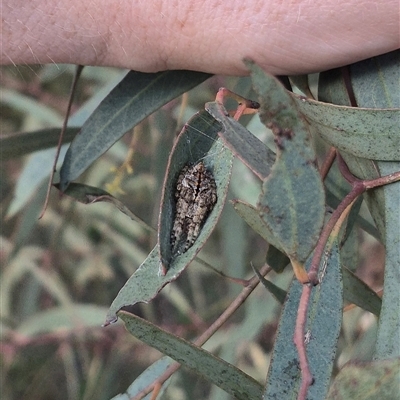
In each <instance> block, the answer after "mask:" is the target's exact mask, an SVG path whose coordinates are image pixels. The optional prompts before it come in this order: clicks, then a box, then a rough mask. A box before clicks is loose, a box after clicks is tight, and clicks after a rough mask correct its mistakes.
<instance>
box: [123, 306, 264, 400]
mask: <svg viewBox="0 0 400 400" xmlns="http://www.w3.org/2000/svg"><path fill="white" fill-rule="evenodd" d="M119 316H120V317H121V319H122V320H123V321H124V322H125V325H126V328H127V329H128V331H129V332H130V333H131V334H132V335H134V336H135V337H137V338H138V339H140V340H142V341H143V342H145V343H146V344H148V345H150V346H151V347H154V348H156V349H158V350H159V351H161V352H162V353H164V354H166V355H168V356H170V357H171V358H173V359H174V360H175V361H177V362H179V363H181V364H182V365H185V366H186V367H188V368H190V369H192V370H193V371H194V372H196V373H197V374H199V375H200V376H202V377H204V378H205V379H207V380H208V381H210V382H212V383H214V384H215V385H217V386H218V387H220V388H221V389H223V390H225V391H226V392H227V393H229V394H231V395H232V396H234V397H235V398H236V399H243V400H245V399H246V400H248V399H260V398H261V396H262V386H261V385H260V384H259V383H258V382H257V381H255V380H254V379H253V378H251V377H250V376H248V375H246V374H245V373H244V372H242V371H241V370H239V369H238V368H236V367H234V366H233V365H232V364H229V363H227V362H226V361H224V360H222V359H220V358H217V357H215V356H213V355H212V354H211V353H209V352H207V351H205V350H203V349H201V348H199V347H197V346H195V345H193V344H191V343H189V342H187V341H186V340H183V339H181V338H178V337H177V336H174V335H172V334H170V333H167V332H165V331H163V330H161V329H159V328H158V327H156V326H155V325H153V324H151V323H150V322H147V321H145V320H143V319H141V318H139V317H137V316H135V315H132V314H128V313H126V312H121V313H119Z"/></svg>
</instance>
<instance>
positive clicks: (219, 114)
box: [205, 102, 275, 180]
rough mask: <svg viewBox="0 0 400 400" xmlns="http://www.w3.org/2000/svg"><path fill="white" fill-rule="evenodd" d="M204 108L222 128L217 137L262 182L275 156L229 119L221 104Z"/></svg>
mask: <svg viewBox="0 0 400 400" xmlns="http://www.w3.org/2000/svg"><path fill="white" fill-rule="evenodd" d="M205 108H206V110H207V112H208V113H210V114H211V115H212V116H213V117H214V118H215V119H216V120H217V121H218V122H219V123H220V124H221V125H222V126H223V129H222V130H221V131H220V132H219V136H220V137H221V139H222V140H223V141H224V143H225V145H226V146H227V147H228V148H229V149H230V150H231V151H232V152H233V154H234V155H235V156H236V157H238V158H239V159H240V160H241V161H242V162H243V163H244V164H245V165H246V166H248V167H249V168H250V169H251V170H252V171H253V172H254V174H256V175H257V176H258V177H259V178H260V179H261V180H264V179H265V178H266V177H267V176H268V175H269V174H270V172H271V167H272V165H273V163H274V162H275V154H274V153H273V152H272V151H271V150H270V149H269V148H268V147H267V146H266V145H265V144H264V143H263V142H262V141H261V140H259V139H258V138H257V137H256V136H254V135H253V134H252V133H251V132H249V131H248V130H247V129H246V128H245V127H244V126H243V125H241V124H240V123H239V122H237V121H236V120H234V119H233V118H231V117H230V116H229V114H228V113H227V111H226V110H225V108H224V107H223V106H222V105H221V104H219V103H217V102H212V103H207V104H206V107H205Z"/></svg>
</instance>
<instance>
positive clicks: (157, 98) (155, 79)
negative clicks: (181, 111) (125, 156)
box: [60, 71, 210, 190]
mask: <svg viewBox="0 0 400 400" xmlns="http://www.w3.org/2000/svg"><path fill="white" fill-rule="evenodd" d="M209 77H210V75H208V74H204V73H200V72H192V71H165V72H158V73H154V74H147V73H142V72H135V71H130V72H129V73H128V74H127V75H126V76H125V78H124V79H123V80H122V81H121V82H120V83H119V84H118V85H117V86H116V87H115V88H114V89H113V90H112V91H111V92H110V94H109V95H108V96H107V97H106V98H105V99H104V100H103V101H102V103H101V104H100V105H99V106H98V107H97V109H96V110H95V111H94V113H93V114H92V115H91V116H90V118H89V119H88V120H87V121H86V122H85V124H84V125H83V126H82V129H81V132H80V133H79V135H77V136H76V138H75V139H74V141H73V142H72V143H71V146H70V148H69V150H68V152H67V154H66V156H65V160H64V164H63V166H62V168H61V171H60V179H61V180H60V185H61V186H60V187H61V189H62V190H65V188H66V187H67V186H68V184H69V183H70V182H71V181H72V180H74V179H76V178H77V177H78V176H79V175H80V174H81V173H82V172H83V171H85V170H86V168H88V167H89V166H90V165H91V164H92V162H93V161H95V160H96V159H97V158H98V157H100V156H101V155H102V154H103V153H104V152H105V151H106V150H108V149H109V148H110V147H111V146H112V145H113V144H114V143H115V142H116V141H117V140H119V139H120V138H121V137H122V136H123V135H124V134H125V133H126V132H127V131H128V130H129V129H131V128H133V127H134V126H135V125H137V124H138V123H139V122H141V121H142V120H143V119H144V118H146V117H147V116H149V115H150V114H151V113H153V112H154V111H156V110H157V109H158V108H160V107H161V106H163V105H164V104H166V103H167V102H169V101H170V100H172V99H174V98H176V97H178V96H179V95H181V94H182V93H184V92H186V91H188V90H190V89H192V88H193V87H195V86H197V85H198V84H200V83H201V82H203V81H204V80H206V79H207V78H209Z"/></svg>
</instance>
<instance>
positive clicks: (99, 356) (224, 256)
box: [0, 65, 384, 400]
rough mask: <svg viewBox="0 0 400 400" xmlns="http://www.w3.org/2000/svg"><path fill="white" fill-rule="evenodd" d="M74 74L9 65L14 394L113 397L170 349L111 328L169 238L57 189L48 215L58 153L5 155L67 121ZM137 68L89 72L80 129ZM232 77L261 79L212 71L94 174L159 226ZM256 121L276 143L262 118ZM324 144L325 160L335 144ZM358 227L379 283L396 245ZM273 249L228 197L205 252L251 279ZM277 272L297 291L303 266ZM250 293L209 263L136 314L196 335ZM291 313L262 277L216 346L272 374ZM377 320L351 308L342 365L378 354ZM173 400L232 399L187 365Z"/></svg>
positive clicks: (4, 373)
mask: <svg viewBox="0 0 400 400" xmlns="http://www.w3.org/2000/svg"><path fill="white" fill-rule="evenodd" d="M73 74H74V67H72V66H64V65H49V66H43V67H4V68H2V69H1V75H0V79H1V103H0V104H1V116H0V117H1V118H0V124H1V125H0V127H1V128H0V132H1V136H0V161H1V163H0V171H1V173H0V199H1V204H0V209H1V236H0V265H1V270H0V274H1V283H0V312H1V314H0V317H1V319H0V330H1V338H0V340H1V354H0V362H1V364H0V365H1V367H0V370H1V394H0V396H1V398H2V399H4V400H14V399H18V400H24V399H30V400H36V399H38V400H39V399H40V400H45V399H55V398H57V399H60V400H63V399H66V400H73V399H82V400H83V399H84V400H88V399H100V400H103V399H104V400H106V399H110V398H112V397H113V396H115V395H117V394H118V393H121V392H124V391H125V390H126V388H127V387H128V386H129V384H130V383H131V382H132V381H133V380H134V379H135V378H136V377H137V376H138V375H139V374H140V373H141V372H142V371H143V370H144V369H145V368H146V367H148V366H149V365H150V364H151V363H153V362H154V361H155V360H157V359H158V358H160V356H161V354H160V353H158V352H157V351H156V350H154V349H152V348H150V347H148V346H146V345H144V344H142V343H141V342H139V341H138V340H136V339H135V338H133V337H132V336H131V335H130V334H129V333H127V332H126V330H125V328H124V326H123V324H122V323H117V324H115V325H112V326H109V327H107V328H102V327H101V325H102V323H103V322H104V318H105V315H106V313H107V309H108V307H109V306H110V304H111V302H112V301H113V299H114V298H115V296H116V295H117V293H118V291H119V290H120V289H121V287H122V286H123V285H124V283H125V282H126V280H127V279H128V278H129V276H130V275H131V274H132V273H133V272H134V271H135V270H136V268H137V267H138V266H139V265H140V264H141V262H142V261H143V260H144V259H145V258H146V256H147V254H148V253H149V252H150V250H151V249H152V248H153V247H154V244H155V243H156V235H155V234H154V233H149V231H148V230H147V229H144V228H143V226H141V225H140V224H138V223H137V222H135V221H132V220H130V219H129V218H128V217H127V216H126V215H124V214H122V213H120V212H119V211H118V210H116V209H115V208H114V207H113V206H112V205H110V204H105V203H98V204H94V205H90V206H85V205H82V204H77V203H75V202H73V201H71V200H70V199H68V198H66V197H62V196H61V197H60V195H59V193H58V192H57V191H56V190H54V189H53V190H52V192H51V196H50V203H49V207H48V209H47V210H46V212H45V214H44V216H43V218H41V219H40V220H39V219H38V216H39V215H40V212H41V210H42V207H43V203H44V197H45V191H46V186H47V183H48V182H47V181H48V176H49V173H50V171H51V168H52V162H53V157H54V154H55V151H54V149H49V150H40V151H34V152H32V150H30V147H29V146H28V148H27V149H25V150H19V149H17V146H15V147H14V149H15V155H12V154H11V156H10V155H9V153H7V157H5V155H4V154H3V150H4V149H5V144H4V143H5V141H6V140H9V139H10V138H13V137H14V138H17V135H21V133H24V132H33V131H37V132H36V133H40V132H43V130H44V129H48V128H51V127H53V128H54V127H56V128H59V127H60V126H61V124H62V120H63V115H64V113H65V110H66V107H67V102H68V95H69V90H70V85H71V82H72V79H73ZM124 74H125V71H120V70H116V69H110V68H92V67H86V68H85V69H84V70H83V74H82V77H81V79H80V82H79V84H78V89H77V93H76V95H75V98H74V103H73V107H72V115H74V114H75V117H76V119H75V121H77V125H75V126H79V125H81V124H82V123H83V121H84V120H85V118H87V116H88V115H89V114H90V112H91V110H93V109H94V107H95V106H96V104H98V103H99V102H100V101H101V100H102V99H103V98H104V97H105V95H106V94H107V93H108V92H109V91H110V90H111V89H112V88H113V87H114V86H115V85H116V83H117V82H118V81H119V80H120V79H121V78H122V76H123V75H124ZM220 86H225V87H227V88H229V89H231V90H234V91H236V92H238V93H241V94H243V95H247V93H248V90H249V87H250V83H249V79H247V78H240V79H238V78H222V77H213V78H211V79H209V80H208V81H206V82H205V83H204V84H202V85H200V86H199V87H197V88H195V89H194V90H192V91H191V92H190V93H188V94H187V95H185V96H183V97H181V98H178V99H176V100H174V101H172V102H170V103H169V104H167V105H166V106H164V107H163V108H162V109H160V110H159V111H157V112H156V113H154V114H153V115H151V116H150V117H149V118H147V119H146V120H145V121H143V122H142V123H141V124H140V125H139V126H138V127H136V128H135V129H134V131H133V132H128V133H127V134H126V135H125V136H124V138H123V139H122V140H120V141H119V142H118V143H116V144H115V145H114V146H113V147H112V148H111V149H110V150H109V151H108V152H107V153H106V154H105V155H104V156H102V157H101V158H100V159H99V160H98V161H97V162H96V163H94V165H93V166H92V167H90V169H89V170H87V171H86V172H85V173H84V174H83V176H82V177H81V178H80V181H81V182H83V183H86V184H88V185H91V186H97V187H100V188H103V189H104V190H107V191H109V192H110V193H111V194H113V195H114V196H116V197H117V198H119V199H120V200H121V201H123V203H124V204H125V205H126V206H127V207H129V209H130V210H131V211H132V212H134V213H135V214H136V215H137V216H138V217H140V218H141V219H142V220H143V221H144V222H145V223H146V224H148V225H149V226H150V227H153V228H156V226H157V220H158V214H159V202H160V193H161V187H162V182H163V177H164V173H165V168H166V163H167V158H168V155H169V151H170V149H171V147H172V143H173V140H174V138H175V137H176V135H177V133H178V132H179V131H180V129H181V128H182V126H183V125H184V123H185V121H186V120H188V119H189V118H190V117H191V116H192V115H193V114H194V113H195V112H197V111H198V110H200V109H203V108H204V103H205V102H207V101H212V100H213V99H214V97H215V93H216V92H217V90H218V88H219V87H220ZM244 123H246V124H247V127H248V129H249V130H250V131H251V132H252V133H254V134H255V135H257V136H259V137H260V138H262V139H263V140H264V141H265V142H268V140H270V143H271V145H272V144H273V141H272V140H271V137H270V136H269V133H268V132H267V131H266V129H265V127H264V126H263V125H262V124H261V123H260V122H259V120H258V117H257V116H254V117H253V118H252V119H250V118H248V119H247V120H245V122H244ZM57 135H58V133H57V131H56V136H57ZM30 137H31V136H30ZM18 140H19V141H20V142H21V143H22V142H23V141H25V140H28V139H24V137H21V138H20V139H18ZM29 140H30V139H29ZM49 142H50V134H49ZM26 143H31V142H29V141H28V142H26ZM43 147H44V146H43ZM318 149H319V152H320V154H319V156H320V157H321V158H322V157H323V154H324V151H325V148H324V146H321V145H319V146H318ZM35 150H37V149H36V148H35ZM22 153H23V154H22ZM259 188H260V183H259V181H258V180H257V179H256V178H255V177H254V176H253V175H252V173H251V172H250V171H249V170H248V169H247V168H246V167H244V166H243V165H242V164H241V163H240V162H238V161H237V160H235V165H234V171H233V174H232V181H231V186H230V192H231V193H230V198H231V199H233V198H239V199H242V200H246V201H249V202H250V203H253V204H255V202H256V200H257V195H258V193H259ZM364 211H365V210H364ZM353 236H354V237H353V238H352V241H353V243H354V247H357V246H358V247H359V254H358V259H357V260H354V257H353V256H352V257H351V264H352V265H351V267H352V268H351V269H352V270H354V269H356V271H357V274H358V276H360V277H361V279H363V280H364V281H365V282H366V283H367V284H368V285H370V286H371V287H372V288H373V289H375V290H379V289H380V288H381V286H382V280H383V259H384V251H383V247H382V246H381V245H380V244H379V243H378V242H377V241H376V240H375V239H373V238H372V237H371V236H369V235H368V234H366V233H365V232H363V231H362V230H360V229H359V230H358V231H357V232H356V233H355V234H354V235H353ZM267 248H268V245H267V244H266V243H265V242H264V241H263V240H262V239H261V238H260V237H258V236H257V234H256V233H254V232H253V231H252V230H251V229H250V228H249V227H248V226H247V225H246V224H245V223H244V222H243V221H242V220H241V219H240V218H239V216H238V215H237V214H236V213H235V212H234V210H233V208H232V206H231V205H230V204H229V203H227V204H226V206H225V210H224V213H223V216H222V218H221V220H220V222H219V224H218V227H217V229H216V230H215V231H214V233H213V235H212V237H211V239H210V240H209V241H208V243H207V245H206V246H205V248H204V249H203V250H202V252H201V253H200V256H201V258H202V259H204V260H206V261H207V262H208V263H209V264H211V265H212V266H214V267H215V268H216V269H217V270H220V271H222V272H223V273H225V274H227V275H229V276H232V277H237V278H249V277H250V276H251V275H252V272H251V268H250V263H253V264H254V265H255V266H257V267H260V266H262V265H263V264H264V262H265V255H266V250H267ZM268 278H269V279H271V280H272V281H273V282H274V283H276V284H277V285H279V286H280V287H282V288H283V289H287V287H288V285H289V283H290V281H291V278H292V270H291V269H289V268H287V269H286V270H285V271H284V272H283V273H282V274H279V275H277V274H270V275H269V277H268ZM240 290H241V286H240V285H239V284H237V283H234V282H232V281H230V280H229V279H227V278H224V277H221V276H219V275H217V274H216V273H215V272H214V271H212V270H210V269H207V268H205V267H204V266H203V265H202V264H201V263H199V262H197V261H195V262H194V263H193V264H192V265H191V266H190V268H188V269H187V270H186V271H185V272H184V273H183V274H182V276H180V277H179V279H178V280H177V281H175V282H173V283H172V284H170V285H168V286H167V287H166V288H165V289H164V290H163V291H162V292H161V293H160V295H159V296H157V297H156V298H155V299H154V300H153V301H152V302H151V303H150V304H138V305H136V306H134V307H133V308H132V309H131V310H130V311H133V312H134V313H136V314H137V315H139V316H143V317H144V318H146V319H148V320H149V321H152V322H154V323H156V324H157V325H158V326H161V327H162V328H163V329H166V330H168V331H170V332H172V333H175V334H177V335H179V336H181V337H184V338H187V339H192V338H194V337H196V336H198V335H199V334H200V333H202V332H203V331H204V330H205V327H207V326H208V325H210V324H211V323H212V322H213V321H214V320H215V319H216V318H217V317H218V316H219V315H220V313H222V312H223V311H224V309H225V308H226V306H227V305H228V304H229V303H230V302H231V301H232V300H233V299H234V297H235V296H236V295H237V294H238V293H239V292H240ZM279 314H280V306H279V304H278V303H277V302H276V301H275V299H274V298H273V297H272V296H271V295H269V294H268V293H267V292H266V290H265V289H264V288H263V287H261V285H260V287H258V288H257V290H256V291H255V292H254V293H253V294H252V295H251V296H250V298H249V299H248V300H247V301H246V303H245V304H244V305H243V306H242V307H241V309H240V310H239V312H238V313H237V315H235V316H234V317H233V318H232V319H231V320H230V321H229V322H228V323H227V324H225V326H224V327H223V329H222V330H220V331H219V332H218V333H217V334H216V335H214V336H213V337H212V339H211V340H210V341H209V342H208V343H207V346H206V348H207V349H212V350H213V352H214V353H216V354H218V355H219V356H220V357H222V358H224V359H225V360H227V361H228V362H231V363H233V364H235V365H237V366H238V367H239V368H241V369H242V370H244V371H245V372H247V373H248V374H250V375H252V376H253V377H254V378H255V379H257V380H259V381H260V382H264V379H265V376H266V372H267V369H268V365H269V360H270V352H271V349H272V345H273V340H274V333H275V330H276V327H277V322H278V319H279ZM376 327H377V319H376V317H375V316H373V315H372V314H370V313H367V312H364V311H363V310H361V309H358V308H353V309H350V310H349V311H347V312H345V314H344V321H343V327H342V335H341V339H340V342H339V349H338V355H337V362H336V364H337V367H338V368H340V367H341V366H342V365H343V364H344V363H345V362H347V361H349V360H351V359H352V360H354V359H357V360H371V358H372V351H373V348H374V343H375V338H376ZM163 398H165V399H176V400H179V399H188V398H196V399H203V398H204V399H206V398H207V399H228V398H229V396H228V395H227V394H226V393H224V392H222V391H221V390H220V389H218V388H216V387H213V386H211V385H210V384H209V383H208V382H206V381H204V380H202V379H200V378H198V377H197V376H195V375H194V374H192V373H191V372H190V371H187V370H185V369H182V370H180V371H179V372H178V373H176V374H175V375H174V377H173V379H172V382H171V384H170V386H169V388H168V390H167V392H166V393H165V394H164V395H163Z"/></svg>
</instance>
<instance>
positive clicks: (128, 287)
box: [104, 246, 180, 326]
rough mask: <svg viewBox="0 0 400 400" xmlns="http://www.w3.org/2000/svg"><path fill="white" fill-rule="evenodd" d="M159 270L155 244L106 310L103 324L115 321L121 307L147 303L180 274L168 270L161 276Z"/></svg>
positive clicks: (157, 251)
mask: <svg viewBox="0 0 400 400" xmlns="http://www.w3.org/2000/svg"><path fill="white" fill-rule="evenodd" d="M159 270H160V255H159V250H158V246H156V247H154V249H153V250H152V251H151V252H150V254H149V255H148V256H147V258H146V259H145V260H144V261H143V263H142V264H141V265H140V267H139V268H138V269H137V270H136V271H135V272H134V273H133V275H132V276H131V277H130V278H129V279H128V281H127V282H126V283H125V285H124V286H123V287H122V289H121V290H120V291H119V293H118V294H117V297H116V298H115V299H114V301H113V302H112V304H111V306H110V308H109V310H108V313H107V316H106V321H105V323H104V325H105V326H107V325H109V324H111V323H114V322H116V321H117V319H118V317H117V312H118V311H119V310H120V309H121V308H122V307H126V306H130V305H133V304H136V303H139V302H143V303H148V302H149V301H150V300H152V299H153V298H154V297H155V296H156V295H157V293H158V292H159V291H160V290H161V289H162V288H163V287H164V286H165V285H166V284H168V283H169V282H171V281H172V280H174V279H176V278H177V277H178V276H179V275H180V271H178V272H177V273H176V275H173V272H172V271H169V273H168V274H166V275H165V276H163V275H160V274H159Z"/></svg>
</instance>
